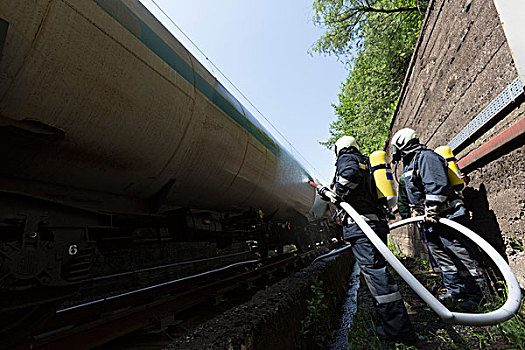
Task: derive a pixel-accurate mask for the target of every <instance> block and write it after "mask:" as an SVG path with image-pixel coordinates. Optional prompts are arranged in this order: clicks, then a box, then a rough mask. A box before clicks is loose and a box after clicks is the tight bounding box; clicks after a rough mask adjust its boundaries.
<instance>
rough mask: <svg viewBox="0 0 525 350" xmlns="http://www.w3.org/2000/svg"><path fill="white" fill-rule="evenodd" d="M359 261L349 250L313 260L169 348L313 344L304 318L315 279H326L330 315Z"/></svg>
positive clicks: (255, 348)
mask: <svg viewBox="0 0 525 350" xmlns="http://www.w3.org/2000/svg"><path fill="white" fill-rule="evenodd" d="M353 263H354V258H353V255H352V254H351V253H350V252H349V251H348V250H347V251H346V252H345V253H343V254H341V255H340V256H339V257H338V258H337V259H333V260H331V261H329V262H326V263H320V262H317V263H315V264H312V265H310V266H308V267H307V268H305V269H303V270H301V271H300V272H298V273H296V274H294V275H293V276H291V277H288V278H286V279H284V280H282V281H280V282H279V283H277V284H275V285H272V286H270V287H269V288H267V289H266V290H263V291H259V292H257V293H256V294H255V295H254V297H253V298H252V299H251V300H250V301H249V302H248V303H245V304H243V305H240V306H238V307H236V308H234V309H231V310H229V311H227V312H225V313H224V314H222V315H220V316H218V317H217V318H215V319H212V320H210V321H208V322H206V323H205V324H203V325H201V326H199V328H198V329H197V330H195V331H194V332H192V333H191V334H190V335H188V336H186V337H183V339H179V340H178V341H177V342H175V343H174V344H172V345H171V346H170V347H169V349H185V350H193V349H195V350H204V349H214V350H215V349H228V350H233V349H243V350H258V349H261V350H263V349H264V350H267V349H296V348H299V349H301V348H302V349H313V348H315V344H309V343H305V338H304V337H302V335H301V320H304V319H305V318H306V316H307V314H308V310H307V306H308V300H309V299H310V298H312V291H311V285H312V284H313V282H312V281H313V279H317V280H322V281H323V290H324V294H325V298H323V300H325V302H324V304H326V305H327V306H328V309H326V310H323V311H322V313H323V314H324V315H323V316H324V317H328V319H329V318H330V317H331V316H332V315H333V314H334V313H335V312H337V309H336V303H334V301H335V300H340V299H342V298H343V297H344V296H345V295H346V294H345V291H346V288H347V282H348V278H349V277H350V274H351V271H352V266H353ZM321 326H323V325H321ZM324 326H329V324H327V323H325V324H324ZM311 331H312V330H311Z"/></svg>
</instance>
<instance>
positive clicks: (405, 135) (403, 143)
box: [392, 128, 419, 161]
mask: <svg viewBox="0 0 525 350" xmlns="http://www.w3.org/2000/svg"><path fill="white" fill-rule="evenodd" d="M414 139H415V140H417V141H418V142H419V135H418V134H417V132H416V131H415V130H413V129H410V128H404V129H401V130H399V131H398V132H396V133H395V134H394V137H392V151H393V152H392V159H393V160H394V161H397V160H401V152H400V151H402V150H404V149H405V148H406V147H407V145H408V142H409V141H410V140H414Z"/></svg>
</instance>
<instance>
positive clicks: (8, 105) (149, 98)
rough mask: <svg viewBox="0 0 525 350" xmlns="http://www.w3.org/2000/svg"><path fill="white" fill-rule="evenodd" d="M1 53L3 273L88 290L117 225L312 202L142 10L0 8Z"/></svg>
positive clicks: (215, 85) (298, 170) (287, 164)
mask: <svg viewBox="0 0 525 350" xmlns="http://www.w3.org/2000/svg"><path fill="white" fill-rule="evenodd" d="M0 50H1V58H0V147H1V149H2V152H0V233H1V234H2V237H1V238H0V245H2V247H1V248H0V253H1V254H0V261H1V260H2V259H3V261H4V264H3V265H0V275H2V274H10V275H11V277H13V278H15V279H18V280H24V279H30V278H32V279H35V278H36V279H38V283H41V284H46V283H47V284H53V283H54V284H57V285H58V284H61V283H67V282H70V281H73V280H80V279H82V277H83V276H84V277H85V271H87V268H85V269H81V268H79V266H82V263H83V262H84V264H89V263H87V262H85V261H86V259H87V260H89V257H88V256H89V254H90V253H89V251H90V249H92V246H91V244H90V243H89V230H90V229H92V228H97V229H100V228H104V227H106V228H112V227H114V226H115V220H114V217H115V215H118V217H120V218H123V217H128V218H136V217H148V218H152V217H154V218H157V217H158V218H161V219H162V218H163V215H165V213H171V212H173V211H176V210H177V209H180V208H191V209H204V210H210V211H218V212H242V211H245V210H247V209H248V208H258V209H260V210H262V212H264V213H265V214H266V213H271V214H272V215H273V216H274V217H275V218H278V217H281V218H283V220H285V219H286V218H289V217H292V216H295V215H300V216H301V215H306V213H307V212H308V210H309V209H310V207H311V206H312V204H313V201H314V190H313V189H312V188H311V187H310V186H309V185H308V180H309V178H310V176H309V175H308V173H307V172H306V171H305V170H304V169H303V168H302V167H301V165H300V164H299V163H298V162H297V161H296V160H295V159H294V158H293V157H292V156H291V155H290V154H289V153H288V152H287V151H286V150H285V149H284V148H283V147H281V146H280V145H279V143H278V142H277V141H276V139H275V138H274V137H273V136H272V135H271V134H270V133H269V132H267V131H266V130H265V129H264V128H263V127H262V126H261V125H260V123H259V122H258V121H257V120H256V119H255V118H254V117H253V116H252V115H251V114H250V112H249V111H248V110H247V109H246V108H245V107H244V106H242V105H241V103H239V102H238V101H237V100H236V99H235V98H234V97H233V96H232V95H231V94H230V93H229V92H228V91H227V90H226V89H225V88H224V87H223V86H222V85H221V84H220V83H219V82H218V81H217V80H216V79H215V78H214V77H213V76H212V75H211V74H210V73H209V72H208V71H207V70H206V69H205V68H204V67H203V66H202V65H201V64H200V63H199V62H198V61H197V60H196V59H195V58H194V57H193V56H192V55H191V54H190V53H189V52H188V51H187V50H186V49H185V48H184V47H183V46H182V44H180V43H179V42H178V41H177V40H176V39H175V38H174V37H173V36H172V35H171V34H170V33H169V31H168V30H167V29H166V28H164V27H163V26H162V25H161V24H160V22H158V21H157V20H156V19H155V17H154V16H153V15H152V14H151V13H149V12H148V11H147V10H146V8H145V7H144V6H143V5H142V4H141V3H140V2H139V1H138V0H39V1H34V0H19V1H7V0H1V1H0ZM79 242H80V243H79ZM82 254H84V255H82ZM82 256H83V257H84V258H83V259H84V260H82V259H81V258H80V257H82ZM59 257H60V259H62V260H61V263H60V264H58V265H60V266H61V269H60V271H55V270H56V268H54V267H52V266H56V265H57V262H56V260H57V259H59ZM75 259H77V260H75ZM79 259H80V260H79ZM8 261H10V263H9V264H11V265H9V264H8V263H7V262H8ZM67 266H69V267H67ZM46 271H47V272H46ZM66 272H67V273H66ZM83 273H84V274H83ZM66 275H67V276H69V279H68V278H66V277H64V276H66ZM71 276H73V277H71ZM50 281H54V282H50ZM0 287H1V285H0ZM0 289H1V288H0Z"/></svg>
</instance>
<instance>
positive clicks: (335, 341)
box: [329, 262, 361, 350]
mask: <svg viewBox="0 0 525 350" xmlns="http://www.w3.org/2000/svg"><path fill="white" fill-rule="evenodd" d="M360 272H361V270H360V269H359V265H357V262H356V263H354V268H353V269H352V274H351V275H350V281H349V282H348V292H347V293H346V300H345V302H344V304H343V308H342V315H341V320H340V322H339V327H338V329H337V330H335V331H334V332H333V333H332V339H331V341H330V346H329V349H330V350H340V349H348V347H349V344H348V332H350V328H351V327H352V322H353V320H354V315H355V313H356V311H357V290H358V289H359V273H360Z"/></svg>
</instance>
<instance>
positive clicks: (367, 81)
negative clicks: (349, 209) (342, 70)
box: [312, 0, 427, 154]
mask: <svg viewBox="0 0 525 350" xmlns="http://www.w3.org/2000/svg"><path fill="white" fill-rule="evenodd" d="M426 5H427V2H426V1H421V0H314V4H313V8H314V11H315V16H314V21H315V23H316V24H317V25H319V26H322V27H324V28H325V29H326V32H325V34H323V36H322V37H321V38H320V39H319V40H318V41H317V42H316V43H315V44H314V46H313V48H312V52H316V53H319V54H328V55H330V54H334V55H337V56H338V57H339V58H340V59H341V60H343V61H344V63H345V64H347V65H348V68H349V74H348V77H347V80H346V82H344V83H343V85H342V90H341V93H340V94H339V102H338V104H336V105H334V106H333V107H334V109H335V114H336V116H337V120H336V121H335V122H333V123H332V124H331V125H330V135H331V137H330V139H329V140H327V141H325V142H321V144H323V145H325V146H327V147H331V146H332V145H333V144H334V142H335V141H336V140H337V139H338V138H339V137H340V136H342V135H352V136H354V137H356V139H357V140H358V142H359V144H360V147H361V151H362V152H363V153H365V154H366V153H371V152H372V151H374V150H377V149H381V148H382V147H383V143H384V141H385V139H386V136H387V133H388V127H389V124H390V120H391V118H392V115H393V113H394V110H395V107H396V104H397V98H398V96H399V92H400V90H401V86H402V84H403V79H404V76H405V73H406V70H407V68H408V64H409V61H410V57H411V53H412V50H413V48H414V45H415V42H416V39H417V35H418V32H419V27H420V25H421V21H422V19H423V16H424V10H425V8H426ZM349 57H350V58H349Z"/></svg>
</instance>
